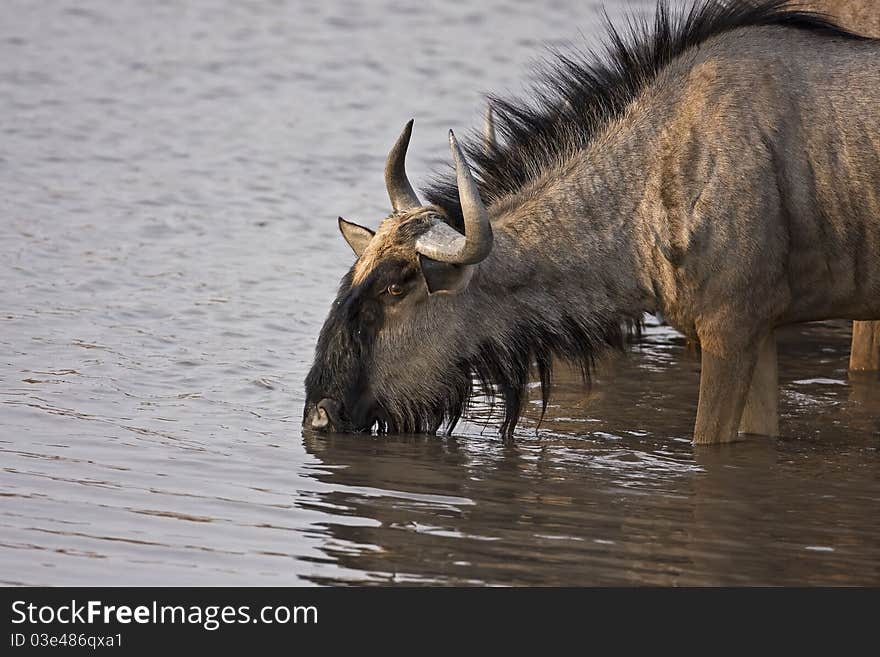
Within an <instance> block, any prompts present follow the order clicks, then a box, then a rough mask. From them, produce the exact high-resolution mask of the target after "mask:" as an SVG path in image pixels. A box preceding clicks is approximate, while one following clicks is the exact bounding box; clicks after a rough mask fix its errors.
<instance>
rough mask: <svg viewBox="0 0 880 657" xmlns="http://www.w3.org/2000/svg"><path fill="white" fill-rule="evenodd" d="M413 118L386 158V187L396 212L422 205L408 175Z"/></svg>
mask: <svg viewBox="0 0 880 657" xmlns="http://www.w3.org/2000/svg"><path fill="white" fill-rule="evenodd" d="M412 127H413V119H410V120H409V123H407V124H406V125H405V126H404V127H403V132H401V133H400V137H398V138H397V141H396V142H394V146H393V147H392V148H391V152H390V153H388V159H386V160H385V188H386V189H387V190H388V197H389V198H390V199H391V207H392V208H394V211H395V212H401V211H404V210H410V209H412V208H417V207H420V206H421V205H422V202H421V201H419V197H418V196H416V193H415V190H413V188H412V185H410V184H409V178H407V177H406V165H405V163H404V160H406V149H407V147H408V146H409V138H410V135H412Z"/></svg>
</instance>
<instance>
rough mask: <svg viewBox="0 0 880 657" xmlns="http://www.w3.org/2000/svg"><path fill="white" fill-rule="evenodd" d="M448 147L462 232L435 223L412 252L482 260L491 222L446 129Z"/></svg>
mask: <svg viewBox="0 0 880 657" xmlns="http://www.w3.org/2000/svg"><path fill="white" fill-rule="evenodd" d="M449 148H450V149H451V150H452V159H453V160H454V162H455V177H456V180H457V182H458V198H459V200H460V201H461V213H462V215H463V217H464V235H462V234H461V233H459V232H458V231H457V230H455V229H454V228H452V227H451V226H449V225H448V224H446V223H443V222H438V223H436V224H434V225H433V226H432V227H431V228H430V229H429V230H428V232H426V233H425V234H424V235H422V236H421V237H419V238H418V239H417V240H416V251H418V252H419V253H421V254H422V255H423V256H427V257H428V258H431V259H432V260H439V261H440V262H449V263H453V264H457V265H473V264H476V263H478V262H480V261H481V260H484V259H485V258H486V256H488V255H489V253H490V252H491V251H492V225H491V224H490V223H489V213H488V212H486V207H485V206H484V205H483V201H481V200H480V191H479V190H478V189H477V183H476V182H475V181H474V178H473V176H471V170H470V167H469V166H468V163H467V160H465V158H464V153H462V152H461V148H460V147H459V145H458V142H457V141H456V140H455V135H454V134H452V130H450V131H449Z"/></svg>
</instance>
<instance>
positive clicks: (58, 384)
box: [0, 0, 880, 585]
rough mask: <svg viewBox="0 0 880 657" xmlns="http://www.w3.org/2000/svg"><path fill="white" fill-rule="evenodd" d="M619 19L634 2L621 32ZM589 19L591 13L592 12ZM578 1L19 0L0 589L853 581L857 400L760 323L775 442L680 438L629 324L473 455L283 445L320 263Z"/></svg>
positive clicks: (829, 345) (862, 418) (428, 164)
mask: <svg viewBox="0 0 880 657" xmlns="http://www.w3.org/2000/svg"><path fill="white" fill-rule="evenodd" d="M644 4H647V3H634V4H633V5H632V7H633V8H634V9H635V10H636V11H638V10H640V8H641V7H643V6H644ZM620 9H621V6H619V5H611V6H610V7H609V13H610V14H611V15H612V18H614V17H616V16H618V15H619V14H620ZM599 16H600V15H599V13H598V4H597V3H591V2H574V1H571V2H561V1H558V2H550V3H532V2H516V1H514V0H492V1H491V2H481V3H471V2H454V3H453V2H450V3H430V2H429V3H424V2H423V3H418V4H416V3H412V4H409V3H403V2H394V1H388V2H376V3H354V2H322V3H318V2H310V1H303V0H299V1H297V2H288V3H284V2H278V3H251V2H248V3H245V2H232V1H231V0H229V1H220V0H218V1H216V2H210V1H200V2H192V3H176V2H164V3H141V2H135V1H134V0H126V1H123V2H109V1H106V0H104V1H98V0H96V1H90V2H82V1H78V2H75V3H74V2H66V3H64V2H58V3H51V4H46V3H32V2H27V1H24V0H10V1H9V2H7V3H5V5H4V20H3V21H2V22H0V106H2V107H3V110H2V113H0V134H2V138H0V211H2V220H0V247H2V250H0V253H2V259H0V349H2V352H0V353H2V368H0V581H2V582H3V583H5V584H53V585H100V584H107V585H115V584H133V585H137V584H152V585H183V584H202V585H221V584H227V585H243V584H254V585H278V584H341V583H346V584H347V583H351V584H364V583H377V584H385V583H398V582H413V583H430V584H493V585H509V584H577V585H584V584H663V585H666V584H675V585H678V584H681V585H684V584H795V583H797V584H875V585H876V584H880V520H878V518H880V514H878V503H880V454H878V447H880V438H878V434H880V382H878V380H877V378H876V377H871V376H864V377H859V378H850V377H849V376H848V374H847V372H846V357H847V348H848V344H847V340H848V335H849V329H848V327H847V325H846V324H841V323H826V324H820V325H816V326H813V327H797V328H792V329H788V330H786V331H784V332H783V335H782V341H781V347H780V351H781V379H782V382H781V383H782V401H781V404H782V415H783V417H782V430H783V432H784V437H783V438H781V439H778V440H768V439H752V440H748V441H746V442H743V443H740V444H736V445H732V446H727V447H722V448H711V449H694V448H693V447H692V446H691V445H690V444H689V437H690V431H691V427H692V421H693V415H694V411H695V402H696V398H697V382H698V375H699V365H698V362H697V361H696V360H695V359H694V358H693V357H692V356H689V355H688V353H687V352H686V350H685V348H684V344H683V341H682V340H681V338H680V337H679V336H678V335H677V334H675V332H674V331H672V330H670V329H667V328H664V327H659V326H653V325H652V326H649V327H648V329H647V331H646V335H645V338H644V340H643V342H642V344H641V345H640V346H639V347H638V348H636V349H635V350H634V351H633V352H632V353H631V354H630V355H629V356H628V357H626V358H622V357H610V358H608V359H607V360H605V361H604V362H603V364H602V366H601V368H600V371H599V373H598V375H597V377H596V381H595V385H594V387H593V390H592V392H591V393H590V394H589V395H586V394H585V393H584V392H583V390H581V389H580V387H579V386H577V385H576V384H575V383H574V382H571V381H567V380H563V381H562V382H561V383H560V385H559V387H558V389H557V390H556V394H555V397H554V399H553V403H552V406H551V408H550V409H549V412H548V416H547V418H545V420H544V423H543V425H542V428H541V429H540V431H539V432H538V433H537V434H536V431H535V423H534V421H533V418H534V417H535V408H534V407H533V408H532V409H531V410H530V418H531V419H529V418H527V419H526V420H525V421H524V422H523V424H522V426H521V427H520V429H519V431H518V438H517V443H516V444H515V445H514V446H504V445H502V444H501V443H500V442H499V441H498V439H497V435H496V434H495V433H494V431H492V430H483V429H482V428H481V426H480V423H481V421H483V420H485V419H486V417H485V416H486V414H487V412H488V411H487V410H486V409H483V410H481V411H478V413H477V417H475V418H473V419H474V420H475V421H473V422H469V423H465V424H463V425H462V426H460V427H459V429H458V431H457V432H456V435H455V436H454V437H446V438H444V437H424V436H390V437H381V438H380V437H372V438H370V437H357V436H345V435H336V436H319V435H303V434H302V431H301V428H300V418H301V413H302V404H303V389H302V380H303V378H304V376H305V373H306V371H307V368H308V365H309V363H310V359H311V357H312V350H313V346H314V342H315V338H316V335H317V332H318V329H319V327H320V324H321V322H322V320H323V318H324V315H325V313H326V311H327V309H328V305H329V302H330V299H331V296H332V294H333V290H334V288H335V286H336V284H337V282H338V279H339V278H340V276H341V275H342V274H343V272H344V271H345V269H346V268H347V267H348V266H349V265H350V263H351V258H352V256H351V255H350V253H349V251H348V249H347V247H346V246H345V245H344V244H343V242H342V240H341V239H340V238H339V236H338V235H337V232H336V226H335V218H336V216H337V215H338V214H342V215H344V216H346V217H348V218H350V219H352V220H358V221H363V222H364V223H366V224H368V225H371V224H374V223H375V222H376V221H377V220H378V219H379V218H380V217H381V216H383V215H384V214H385V212H386V211H387V208H386V205H387V201H386V199H385V197H384V190H383V187H382V162H383V159H384V156H385V153H386V151H387V149H388V147H389V146H390V144H391V143H392V141H393V139H394V138H395V137H396V135H397V133H398V131H399V129H400V127H401V126H402V124H403V123H404V122H405V121H406V120H407V119H409V118H410V117H411V116H412V117H416V129H415V135H414V139H413V144H412V147H411V154H410V157H409V166H410V173H411V176H412V177H413V178H414V179H415V180H421V181H424V180H425V179H426V177H427V176H428V174H429V172H431V171H433V170H435V169H437V168H438V167H442V166H445V165H446V162H447V157H448V156H447V152H446V144H445V134H446V130H447V129H448V128H450V127H452V128H456V129H458V130H462V131H463V130H464V129H465V128H467V127H471V126H475V125H477V124H478V121H479V116H480V114H481V112H482V96H481V93H482V92H486V91H497V92H502V93H503V92H505V91H507V90H511V91H514V92H518V91H521V90H522V89H523V84H524V81H525V80H526V79H527V78H528V70H529V68H528V64H529V62H530V61H534V59H535V58H536V57H538V56H540V55H541V53H542V50H541V48H542V47H543V45H546V44H549V45H553V46H561V47H565V45H566V44H569V43H576V44H584V43H587V44H589V43H595V38H596V35H597V34H598V31H599V29H598V25H599Z"/></svg>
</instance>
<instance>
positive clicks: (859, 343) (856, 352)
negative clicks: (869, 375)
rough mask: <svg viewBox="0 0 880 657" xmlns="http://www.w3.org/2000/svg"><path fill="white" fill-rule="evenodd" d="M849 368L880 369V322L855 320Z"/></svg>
mask: <svg viewBox="0 0 880 657" xmlns="http://www.w3.org/2000/svg"><path fill="white" fill-rule="evenodd" d="M849 369H851V370H862V371H876V370H880V322H853V334H852V351H850V355H849Z"/></svg>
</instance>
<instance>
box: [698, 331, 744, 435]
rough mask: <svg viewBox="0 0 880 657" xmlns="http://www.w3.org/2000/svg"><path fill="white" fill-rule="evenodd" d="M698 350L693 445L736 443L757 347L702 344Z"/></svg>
mask: <svg viewBox="0 0 880 657" xmlns="http://www.w3.org/2000/svg"><path fill="white" fill-rule="evenodd" d="M702 346H703V351H702V354H701V358H700V362H701V368H700V401H699V404H698V405H697V422H696V426H695V427H694V444H697V445H711V444H717V443H729V442H732V441H734V440H736V436H737V430H738V428H739V422H740V418H741V417H742V413H743V408H744V407H745V405H746V397H747V396H748V392H749V386H750V384H751V381H752V374H753V372H754V370H755V364H756V362H757V360H758V344H757V343H756V342H751V343H749V344H747V345H743V346H739V347H737V348H732V347H727V346H726V345H721V346H719V345H717V344H712V345H709V344H707V343H706V342H705V341H703V345H702Z"/></svg>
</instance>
